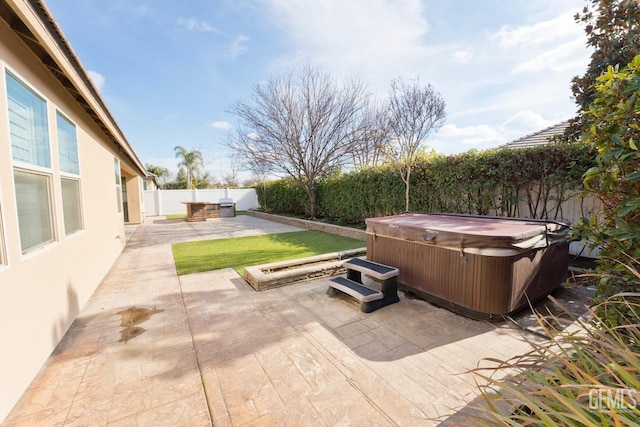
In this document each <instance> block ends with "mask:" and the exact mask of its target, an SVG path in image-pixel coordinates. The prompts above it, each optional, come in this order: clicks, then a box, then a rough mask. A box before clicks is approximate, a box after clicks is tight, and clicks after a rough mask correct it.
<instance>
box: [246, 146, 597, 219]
mask: <svg viewBox="0 0 640 427" xmlns="http://www.w3.org/2000/svg"><path fill="white" fill-rule="evenodd" d="M594 157H595V152H594V151H593V150H592V149H590V148H589V147H587V146H586V145H583V144H549V145H545V146H540V147H533V148H525V149H515V150H509V149H502V150H487V151H482V152H477V151H473V150H472V151H469V152H466V153H463V154H458V155H453V156H435V157H433V158H429V159H423V160H420V161H419V162H417V163H416V164H415V168H414V171H413V174H412V182H411V203H410V209H411V210H412V211H420V212H451V213H467V214H478V215H487V214H490V213H491V214H494V213H495V214H497V215H504V216H516V215H517V216H522V217H530V218H535V217H545V218H554V217H559V216H561V211H560V210H559V209H558V206H559V203H558V200H557V198H558V197H557V195H560V198H562V197H566V195H567V194H568V192H570V191H571V192H572V193H575V192H576V191H580V190H581V189H582V176H583V174H584V173H585V172H586V170H587V169H588V168H589V167H591V166H592V164H593V158H594ZM256 190H257V191H258V197H259V199H258V200H259V201H260V203H261V204H262V203H263V200H264V197H265V193H263V190H262V187H257V188H256ZM316 190H317V200H318V213H319V216H320V217H323V218H325V219H327V220H329V221H332V222H335V223H338V224H349V225H356V226H363V225H364V219H365V218H370V217H375V216H384V215H394V214H398V213H401V212H402V211H403V210H404V184H403V182H402V179H401V178H400V175H399V173H398V172H397V169H396V168H394V167H392V166H386V167H372V168H368V169H364V170H361V171H355V172H351V173H347V174H343V175H341V176H339V177H336V178H331V179H325V180H323V181H321V182H319V183H318V184H317V189H316ZM265 191H266V200H267V210H270V211H272V212H275V213H281V214H288V215H304V213H305V207H306V205H307V198H306V195H305V193H304V192H303V191H302V190H301V189H299V187H297V186H296V185H295V183H294V182H293V181H289V180H280V181H274V182H271V183H268V184H267V185H266V186H265ZM520 201H524V202H526V206H527V211H526V212H522V211H519V212H518V211H517V209H516V207H517V206H518V203H519V202H520Z"/></svg>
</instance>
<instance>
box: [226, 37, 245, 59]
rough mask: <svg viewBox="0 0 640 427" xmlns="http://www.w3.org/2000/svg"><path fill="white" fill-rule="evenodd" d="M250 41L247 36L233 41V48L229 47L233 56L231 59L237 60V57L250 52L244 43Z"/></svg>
mask: <svg viewBox="0 0 640 427" xmlns="http://www.w3.org/2000/svg"><path fill="white" fill-rule="evenodd" d="M248 41H249V37H246V36H238V37H236V39H235V40H234V41H233V43H231V46H230V47H229V53H230V54H231V57H232V58H233V59H236V58H237V57H239V56H240V55H242V54H244V53H245V52H246V51H247V50H248V48H247V47H246V46H245V45H244V43H245V42H248Z"/></svg>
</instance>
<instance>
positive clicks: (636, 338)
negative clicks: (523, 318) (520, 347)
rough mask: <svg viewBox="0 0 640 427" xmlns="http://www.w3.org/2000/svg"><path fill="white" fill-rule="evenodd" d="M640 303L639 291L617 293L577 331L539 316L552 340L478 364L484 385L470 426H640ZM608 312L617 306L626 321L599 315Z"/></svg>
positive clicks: (579, 325) (533, 343)
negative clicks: (512, 355)
mask: <svg viewBox="0 0 640 427" xmlns="http://www.w3.org/2000/svg"><path fill="white" fill-rule="evenodd" d="M639 304H640V293H627V294H621V295H618V296H617V298H615V299H610V300H607V301H605V302H603V303H602V304H601V305H600V306H598V307H596V308H595V309H594V310H592V311H591V316H592V317H590V319H591V320H589V321H587V320H578V321H577V322H576V323H575V324H574V326H576V328H575V329H574V330H573V331H572V332H559V331H557V330H555V329H554V328H553V327H552V325H553V324H554V323H555V322H558V323H559V321H558V320H557V319H554V318H551V319H550V320H547V321H545V320H543V318H542V317H538V322H539V324H540V325H541V326H543V327H544V330H545V332H546V333H547V334H548V335H549V336H550V337H551V340H550V341H549V342H547V343H544V344H538V343H535V342H531V345H532V350H531V351H530V352H528V353H526V354H525V355H522V356H518V357H516V358H514V359H511V360H509V361H506V362H499V361H495V360H489V362H490V363H491V366H489V367H484V368H478V369H477V370H475V373H476V374H477V375H478V377H479V378H480V380H481V381H482V382H484V383H486V384H484V385H482V386H481V387H480V390H481V393H482V398H483V399H482V402H483V403H484V406H479V407H477V408H475V409H478V413H477V415H475V416H473V419H472V420H471V425H490V426H495V425H504V426H522V425H546V426H556V425H557V426H594V427H595V426H607V425H616V426H637V425H640V329H639V328H638V325H639V324H640V318H638V316H637V314H636V313H637V312H638V311H637V308H638V305H639ZM603 311H608V312H616V313H617V314H618V316H620V318H621V319H623V321H622V324H624V326H618V325H614V324H611V323H610V322H609V321H608V320H607V318H606V317H599V315H598V314H597V313H598V312H603ZM505 373H507V374H508V375H507V376H504V377H502V378H500V379H496V377H498V376H499V375H503V374H505ZM498 374H499V375H498Z"/></svg>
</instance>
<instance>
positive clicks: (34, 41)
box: [0, 0, 146, 176]
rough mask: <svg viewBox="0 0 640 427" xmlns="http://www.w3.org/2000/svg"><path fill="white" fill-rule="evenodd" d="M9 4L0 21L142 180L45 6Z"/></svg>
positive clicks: (0, 10) (32, 0)
mask: <svg viewBox="0 0 640 427" xmlns="http://www.w3.org/2000/svg"><path fill="white" fill-rule="evenodd" d="M10 3H12V4H13V5H11V6H6V5H4V6H3V5H2V3H0V18H1V19H4V20H5V21H6V22H7V23H9V25H10V26H11V28H12V29H13V31H15V33H16V34H17V35H18V36H20V38H21V39H22V41H23V42H24V43H25V45H26V46H27V47H28V48H29V49H30V50H31V51H32V52H33V53H34V54H35V55H36V57H38V58H39V59H40V61H41V62H42V63H43V64H44V65H45V66H46V67H47V68H48V69H49V71H50V72H51V74H52V75H53V76H54V77H55V78H56V79H57V80H58V81H59V82H60V83H61V84H62V86H63V87H64V88H65V89H66V90H67V91H68V92H69V93H70V94H71V96H72V97H73V99H74V100H75V101H76V102H77V103H78V104H79V105H80V106H81V107H82V108H83V109H84V110H85V112H86V113H87V114H88V115H89V116H90V117H91V118H92V119H93V121H94V122H95V123H96V124H97V125H98V127H99V128H100V129H101V130H102V131H103V132H104V133H105V134H106V135H107V137H108V138H109V139H110V140H111V142H113V144H114V145H115V151H116V152H118V153H120V154H121V155H123V156H124V157H127V158H128V159H129V160H130V162H131V165H132V166H133V167H134V168H136V169H138V171H139V172H140V174H141V175H143V176H145V175H146V170H145V168H144V166H143V165H142V162H141V161H140V159H139V158H138V156H137V155H136V153H135V152H134V151H133V148H132V147H131V144H129V141H127V138H126V137H125V136H124V133H123V132H122V130H121V129H120V127H119V126H118V124H117V123H116V121H115V119H114V118H113V116H112V115H111V112H110V111H109V109H108V108H107V106H106V104H105V102H104V100H103V99H102V97H101V96H100V94H99V93H98V91H97V90H96V88H95V86H94V85H93V83H92V82H91V79H90V78H89V75H88V73H87V72H86V70H85V69H84V67H82V64H81V63H80V60H79V59H78V57H77V56H76V55H75V53H74V52H73V49H72V48H71V46H70V45H69V42H68V41H67V39H66V38H65V36H64V35H63V33H62V30H61V29H60V27H58V24H56V22H55V20H54V19H53V16H52V15H51V13H50V12H49V10H48V9H47V6H46V4H45V2H44V1H43V0H23V1H11V2H10ZM33 15H36V16H37V17H38V20H37V21H36V20H34V19H29V17H30V16H33ZM37 24H41V25H37Z"/></svg>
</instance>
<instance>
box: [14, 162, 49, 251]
mask: <svg viewBox="0 0 640 427" xmlns="http://www.w3.org/2000/svg"><path fill="white" fill-rule="evenodd" d="M13 179H14V182H15V189H16V202H17V208H18V226H19V228H20V245H21V247H22V253H26V252H28V251H29V250H30V249H38V248H40V247H42V246H44V245H46V244H48V243H51V242H53V241H54V240H55V235H54V232H53V219H52V218H53V215H52V212H51V205H52V203H51V176H50V175H48V174H42V173H36V172H32V171H29V170H23V169H17V168H15V169H14V170H13Z"/></svg>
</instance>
